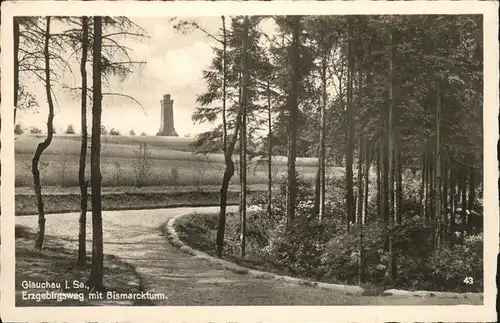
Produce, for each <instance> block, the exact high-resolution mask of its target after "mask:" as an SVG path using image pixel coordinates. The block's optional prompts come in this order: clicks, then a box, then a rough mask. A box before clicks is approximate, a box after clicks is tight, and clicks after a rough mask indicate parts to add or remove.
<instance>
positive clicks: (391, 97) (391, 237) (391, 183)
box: [387, 31, 397, 283]
mask: <svg viewBox="0 0 500 323" xmlns="http://www.w3.org/2000/svg"><path fill="white" fill-rule="evenodd" d="M389 38H390V52H389V57H390V58H389V75H390V76H389V117H388V126H389V127H388V128H389V129H388V146H389V147H388V148H389V154H388V157H387V159H388V162H389V165H388V168H389V170H388V174H389V176H390V178H389V196H390V198H391V200H392V199H393V198H394V172H393V167H394V124H393V123H394V120H393V119H394V111H393V110H394V89H393V87H394V46H393V35H392V31H391V34H390V36H389ZM391 202H392V201H391ZM389 207H390V209H389V222H390V224H391V225H392V224H393V223H394V220H395V218H394V216H395V214H394V205H393V203H390V206H389ZM389 254H390V257H391V265H390V269H391V283H394V281H395V280H396V278H397V264H396V250H395V249H394V234H393V233H391V234H389Z"/></svg>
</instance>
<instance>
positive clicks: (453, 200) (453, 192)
mask: <svg viewBox="0 0 500 323" xmlns="http://www.w3.org/2000/svg"><path fill="white" fill-rule="evenodd" d="M449 168H450V234H449V239H450V243H451V244H453V242H454V241H455V231H456V226H455V223H456V222H455V217H456V205H457V180H456V171H455V168H454V167H453V165H450V167H449Z"/></svg>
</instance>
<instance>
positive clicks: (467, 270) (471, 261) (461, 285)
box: [426, 234, 483, 292]
mask: <svg viewBox="0 0 500 323" xmlns="http://www.w3.org/2000/svg"><path fill="white" fill-rule="evenodd" d="M427 270H428V271H429V276H428V277H426V279H427V282H428V284H429V285H431V286H437V287H439V289H441V290H450V289H458V290H459V291H460V292H471V291H482V289H483V235H482V234H479V235H471V236H468V237H466V239H465V240H464V244H463V245H455V246H449V247H446V248H442V249H441V250H438V251H437V252H436V253H435V254H434V255H433V256H432V257H431V258H430V260H429V264H428V268H427ZM466 277H472V278H473V284H471V285H468V284H466V283H465V282H464V280H465V278H466Z"/></svg>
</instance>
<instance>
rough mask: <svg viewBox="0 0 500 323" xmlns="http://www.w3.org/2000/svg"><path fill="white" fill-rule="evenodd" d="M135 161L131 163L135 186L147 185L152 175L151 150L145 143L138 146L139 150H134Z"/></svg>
mask: <svg viewBox="0 0 500 323" xmlns="http://www.w3.org/2000/svg"><path fill="white" fill-rule="evenodd" d="M134 155H135V160H134V161H133V162H132V166H133V167H134V174H135V185H136V186H137V187H143V186H145V185H146V184H147V183H148V179H149V178H150V177H151V174H152V162H151V150H150V148H149V147H148V145H147V144H146V143H141V144H140V145H139V150H134Z"/></svg>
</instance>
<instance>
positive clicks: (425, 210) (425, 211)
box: [422, 152, 429, 221]
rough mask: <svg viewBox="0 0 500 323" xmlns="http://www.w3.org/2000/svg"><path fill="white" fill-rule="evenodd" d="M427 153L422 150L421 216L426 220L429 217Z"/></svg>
mask: <svg viewBox="0 0 500 323" xmlns="http://www.w3.org/2000/svg"><path fill="white" fill-rule="evenodd" d="M428 161H429V154H428V152H424V157H423V165H424V167H423V169H424V174H423V178H424V179H423V180H424V195H423V203H422V212H423V217H424V219H425V220H426V221H427V220H428V218H429V204H428V203H429V163H428Z"/></svg>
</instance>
